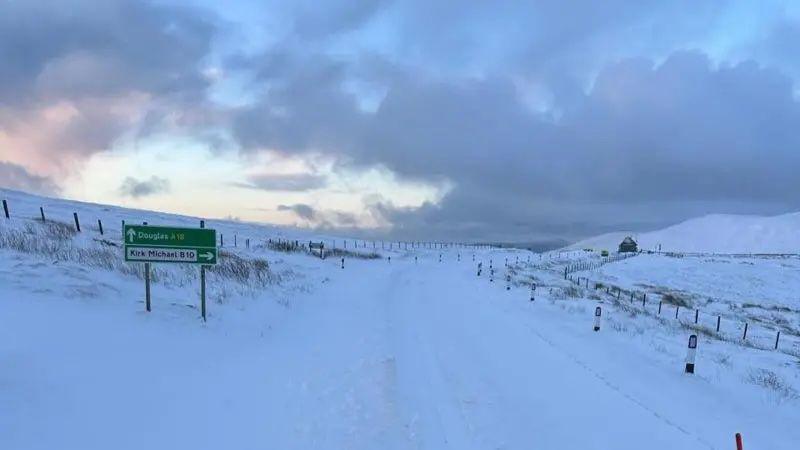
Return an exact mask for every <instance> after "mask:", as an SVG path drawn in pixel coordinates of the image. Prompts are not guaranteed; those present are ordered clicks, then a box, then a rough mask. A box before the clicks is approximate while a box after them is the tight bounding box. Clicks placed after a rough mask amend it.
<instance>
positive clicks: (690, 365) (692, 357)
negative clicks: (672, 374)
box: [686, 334, 697, 373]
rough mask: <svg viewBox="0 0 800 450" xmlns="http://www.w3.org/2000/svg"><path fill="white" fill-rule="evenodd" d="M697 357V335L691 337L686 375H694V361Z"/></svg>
mask: <svg viewBox="0 0 800 450" xmlns="http://www.w3.org/2000/svg"><path fill="white" fill-rule="evenodd" d="M696 355H697V335H696V334H693V335H691V336H689V350H688V351H687V352H686V373H694V360H695V356H696Z"/></svg>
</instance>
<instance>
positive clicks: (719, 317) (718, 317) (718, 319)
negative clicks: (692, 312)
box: [717, 316, 722, 333]
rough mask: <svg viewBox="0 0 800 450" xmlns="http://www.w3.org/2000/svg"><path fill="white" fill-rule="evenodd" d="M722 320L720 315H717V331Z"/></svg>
mask: <svg viewBox="0 0 800 450" xmlns="http://www.w3.org/2000/svg"><path fill="white" fill-rule="evenodd" d="M720 320H722V316H717V333H719V322H720Z"/></svg>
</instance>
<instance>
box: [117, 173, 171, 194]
mask: <svg viewBox="0 0 800 450" xmlns="http://www.w3.org/2000/svg"><path fill="white" fill-rule="evenodd" d="M169 191H170V183H169V180H167V179H166V178H161V177H156V176H153V177H150V179H148V180H137V179H136V178H133V177H126V178H125V179H124V180H123V181H122V185H120V187H119V193H120V195H123V196H125V197H132V198H141V197H148V196H151V195H156V194H164V193H168V192H169Z"/></svg>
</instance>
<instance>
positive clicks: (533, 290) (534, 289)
mask: <svg viewBox="0 0 800 450" xmlns="http://www.w3.org/2000/svg"><path fill="white" fill-rule="evenodd" d="M535 294H536V283H531V301H534V300H536V296H535Z"/></svg>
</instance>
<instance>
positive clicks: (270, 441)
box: [0, 261, 800, 450]
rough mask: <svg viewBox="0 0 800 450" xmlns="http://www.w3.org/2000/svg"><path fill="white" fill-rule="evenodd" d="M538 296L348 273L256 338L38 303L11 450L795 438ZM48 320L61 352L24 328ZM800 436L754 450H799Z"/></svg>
mask: <svg viewBox="0 0 800 450" xmlns="http://www.w3.org/2000/svg"><path fill="white" fill-rule="evenodd" d="M527 294H528V293H527V291H525V290H524V289H513V290H511V291H509V292H507V291H505V290H504V289H503V288H502V286H498V285H497V283H495V284H490V283H488V282H487V280H486V279H485V278H480V279H479V278H477V277H475V274H474V273H473V271H472V264H471V263H462V264H456V263H451V264H447V263H441V264H440V263H437V262H433V261H425V262H420V263H419V264H418V265H415V264H414V263H413V262H410V261H395V262H392V263H385V262H377V263H376V262H353V263H349V264H348V267H347V268H346V269H344V270H335V271H334V270H331V271H330V280H329V281H328V282H326V283H324V284H323V285H322V286H321V287H320V288H319V289H317V290H314V291H312V292H311V293H308V294H303V295H304V296H305V297H304V298H303V299H302V301H298V302H296V303H295V304H294V306H292V307H291V309H290V310H289V311H288V312H287V313H286V314H285V315H283V316H282V317H280V318H279V320H278V319H275V318H272V319H271V322H270V323H269V326H268V327H267V328H266V329H265V330H262V331H260V332H259V334H256V333H255V332H253V331H252V330H253V329H254V328H253V327H254V324H258V323H259V322H260V321H261V320H262V319H261V318H259V317H258V316H257V314H258V308H257V307H251V308H250V309H248V310H247V311H246V313H243V314H242V316H241V317H239V316H233V315H228V316H225V318H224V320H222V319H220V320H218V321H217V322H216V323H213V326H212V327H210V328H207V329H203V328H199V329H198V327H196V325H195V324H194V323H185V324H184V323H179V324H177V325H179V327H178V329H177V330H173V328H174V327H175V325H176V324H174V323H171V322H169V321H159V319H156V317H157V316H156V315H153V316H151V317H144V316H143V315H142V314H139V315H136V316H134V317H131V316H130V313H129V312H122V311H119V312H113V311H108V310H106V309H105V308H99V309H94V308H92V309H88V308H83V309H78V310H76V309H75V308H74V306H75V305H69V304H66V305H65V304H63V303H59V304H56V303H55V302H45V301H41V302H26V303H25V305H24V306H22V304H20V309H19V313H18V314H17V315H16V316H15V317H11V318H6V319H4V320H6V322H5V323H2V325H3V327H2V329H3V330H4V331H2V332H0V333H2V334H0V338H2V339H3V342H5V344H3V345H4V346H6V347H8V346H10V348H11V351H9V350H8V348H0V349H2V350H4V351H6V353H7V354H19V355H34V356H32V357H31V356H26V357H25V358H22V357H20V358H21V359H20V360H19V361H17V362H16V363H10V362H6V363H4V364H5V366H6V369H7V371H6V372H5V373H4V374H3V375H0V376H1V377H2V378H0V383H6V384H9V383H18V382H20V380H22V379H23V378H24V381H25V383H26V389H28V390H29V392H25V393H24V394H21V395H20V398H12V399H11V402H10V404H11V405H12V406H13V407H14V412H13V413H11V414H6V413H7V412H8V411H6V413H3V415H2V416H0V427H2V428H0V436H6V437H7V438H9V441H10V444H11V445H10V446H3V448H11V449H45V448H47V449H52V448H61V449H72V448H74V449H82V450H87V449H95V448H96V449H108V448H116V449H123V448H124V449H127V448H130V449H141V448H149V449H162V448H163V449H175V448H192V449H218V448H231V449H459V450H469V449H534V448H535V449H581V450H587V449H621V450H624V449H637V450H638V449H642V448H648V449H686V450H688V449H708V448H720V449H722V448H730V442H731V437H732V435H733V433H734V432H736V431H739V430H741V429H747V428H748V427H749V426H752V428H754V429H756V430H770V429H772V428H773V427H775V428H776V429H781V430H793V428H792V425H791V424H790V423H788V421H787V420H786V419H784V418H782V417H780V416H775V417H771V416H770V415H769V412H768V410H766V411H767V412H763V413H762V412H760V413H759V414H758V417H754V416H753V415H750V414H748V413H747V412H746V411H744V410H743V408H742V407H741V406H740V405H739V404H738V403H737V400H736V398H732V397H731V396H730V393H729V392H728V391H726V390H724V389H717V388H715V386H714V383H713V381H712V380H710V379H708V378H704V377H703V376H702V375H698V376H695V377H689V376H686V375H683V374H682V373H681V370H680V367H679V366H678V367H664V366H663V364H662V363H661V362H659V361H656V360H653V361H650V360H649V359H648V356H647V354H645V353H644V352H643V350H641V348H640V347H638V346H635V345H629V343H628V342H626V341H625V339H626V338H625V336H624V335H619V334H614V333H604V332H601V333H594V332H592V331H591V324H590V321H589V320H590V316H589V315H587V317H586V321H585V322H581V321H576V320H574V316H568V315H566V314H565V313H564V311H563V310H561V309H560V308H558V307H556V306H554V305H551V304H549V302H547V301H538V302H536V303H533V304H531V303H529V302H527V301H526V299H527ZM54 308H55V311H54ZM45 311H47V313H48V314H50V316H51V317H52V316H57V317H59V320H52V321H47V322H46V323H39V324H38V326H40V327H41V326H47V327H48V333H47V335H48V336H62V338H61V339H59V340H58V342H52V341H45V339H44V338H43V337H42V334H41V333H39V332H37V328H36V327H32V326H31V324H32V323H35V322H36V318H37V317H40V316H41V315H43V314H45ZM126 318H127V319H126ZM567 318H572V320H565V319H567ZM236 320H241V324H238V323H237V322H236ZM125 321H129V322H130V323H126V322H125ZM75 322H80V323H82V324H83V325H82V326H81V327H79V329H76V328H75V327H74V326H72V325H70V324H74V323H75ZM212 322H213V321H212ZM109 323H113V324H114V325H109ZM118 330H125V331H124V332H119V331H118ZM165 330H166V331H165ZM185 330H194V331H191V332H185ZM9 342H10V344H9ZM44 348H47V351H45V350H44ZM52 354H61V355H62V356H61V357H57V358H53V357H52V356H51V355H52ZM45 355H47V356H45ZM12 364H15V365H14V366H13V367H12ZM31 371H32V373H33V376H31ZM9 417H10V419H9ZM43 423H45V424H47V426H46V427H45V428H46V429H47V432H46V433H42V432H41V430H42V427H41V424H43ZM762 433H763V432H762ZM792 433H795V434H794V435H793V436H788V435H785V434H784V435H771V433H763V434H754V433H751V434H750V438H751V439H753V440H754V441H756V442H760V443H762V444H763V446H762V447H761V448H770V449H780V448H790V447H789V446H790V443H791V442H797V440H798V439H800V435H798V434H797V433H798V432H797V431H792Z"/></svg>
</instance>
